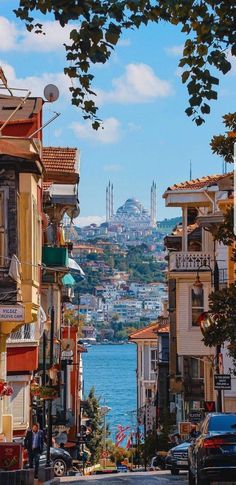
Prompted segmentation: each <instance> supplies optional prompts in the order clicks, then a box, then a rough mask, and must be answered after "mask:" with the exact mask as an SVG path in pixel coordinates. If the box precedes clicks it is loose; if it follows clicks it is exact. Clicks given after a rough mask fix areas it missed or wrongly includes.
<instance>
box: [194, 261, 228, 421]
mask: <svg viewBox="0 0 236 485" xmlns="http://www.w3.org/2000/svg"><path fill="white" fill-rule="evenodd" d="M202 268H204V269H206V270H209V271H210V272H211V284H212V287H213V290H214V291H218V290H219V267H218V264H217V261H216V259H215V261H214V269H212V267H211V266H210V265H209V264H207V262H206V259H205V260H204V261H203V264H201V265H200V266H198V268H197V276H196V280H195V282H194V284H193V291H194V293H195V295H196V296H199V295H200V294H201V293H202V289H203V283H202V282H201V280H200V276H199V270H200V269H202ZM204 314H205V316H204V319H203V320H202V322H201V330H202V331H203V333H204V331H206V330H209V329H210V327H211V326H212V325H213V323H214V321H213V320H212V318H211V317H210V315H209V314H208V312H204ZM220 356H221V346H220V345H217V346H216V373H217V374H219V372H220ZM217 411H218V412H220V413H221V412H222V394H221V390H218V392H217Z"/></svg>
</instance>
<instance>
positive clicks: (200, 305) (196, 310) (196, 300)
mask: <svg viewBox="0 0 236 485" xmlns="http://www.w3.org/2000/svg"><path fill="white" fill-rule="evenodd" d="M191 301H192V326H193V327H198V326H199V324H198V321H197V319H198V317H199V316H200V315H201V313H203V312H204V291H203V289H202V290H200V291H199V294H197V295H196V294H195V293H194V290H193V289H192V290H191Z"/></svg>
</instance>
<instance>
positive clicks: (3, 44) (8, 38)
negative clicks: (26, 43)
mask: <svg viewBox="0 0 236 485" xmlns="http://www.w3.org/2000/svg"><path fill="white" fill-rule="evenodd" d="M16 42H17V29H16V26H15V24H14V22H9V20H8V19H7V18H5V17H0V51H4V52H5V51H9V50H12V49H14V48H15V46H16Z"/></svg>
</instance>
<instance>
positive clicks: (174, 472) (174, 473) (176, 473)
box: [170, 468, 179, 475]
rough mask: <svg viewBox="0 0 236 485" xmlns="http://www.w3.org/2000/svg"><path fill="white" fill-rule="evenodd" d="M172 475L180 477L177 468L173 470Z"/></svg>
mask: <svg viewBox="0 0 236 485" xmlns="http://www.w3.org/2000/svg"><path fill="white" fill-rule="evenodd" d="M170 472H171V475H179V470H178V469H177V468H171V471H170Z"/></svg>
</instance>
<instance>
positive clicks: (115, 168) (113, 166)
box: [103, 163, 122, 173]
mask: <svg viewBox="0 0 236 485" xmlns="http://www.w3.org/2000/svg"><path fill="white" fill-rule="evenodd" d="M103 170H104V172H113V173H114V172H120V171H121V170H122V166H121V165H119V164H118V163H109V164H107V165H104V166H103Z"/></svg>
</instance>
